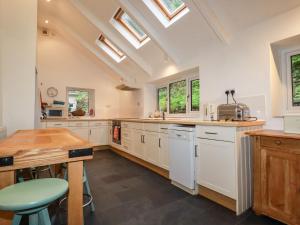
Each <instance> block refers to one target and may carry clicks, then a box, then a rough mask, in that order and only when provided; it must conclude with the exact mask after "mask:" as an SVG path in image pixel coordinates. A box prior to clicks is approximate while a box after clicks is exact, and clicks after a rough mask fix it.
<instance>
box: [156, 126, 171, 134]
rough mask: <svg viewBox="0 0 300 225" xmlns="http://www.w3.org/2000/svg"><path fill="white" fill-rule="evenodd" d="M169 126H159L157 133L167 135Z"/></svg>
mask: <svg viewBox="0 0 300 225" xmlns="http://www.w3.org/2000/svg"><path fill="white" fill-rule="evenodd" d="M170 126H171V124H159V131H158V132H160V133H168V129H169V127H170Z"/></svg>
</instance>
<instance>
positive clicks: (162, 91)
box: [157, 87, 168, 112]
mask: <svg viewBox="0 0 300 225" xmlns="http://www.w3.org/2000/svg"><path fill="white" fill-rule="evenodd" d="M157 95H158V110H159V111H163V112H167V101H168V99H167V95H168V91H167V88H166V87H163V88H159V89H158V90H157Z"/></svg>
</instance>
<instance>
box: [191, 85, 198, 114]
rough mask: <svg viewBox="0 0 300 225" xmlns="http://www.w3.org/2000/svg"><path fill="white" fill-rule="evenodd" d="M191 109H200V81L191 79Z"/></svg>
mask: <svg viewBox="0 0 300 225" xmlns="http://www.w3.org/2000/svg"><path fill="white" fill-rule="evenodd" d="M191 99H192V100H191V111H199V109H200V81H199V79H197V80H192V81H191Z"/></svg>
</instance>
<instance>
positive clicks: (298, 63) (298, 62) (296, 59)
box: [291, 54, 300, 106]
mask: <svg viewBox="0 0 300 225" xmlns="http://www.w3.org/2000/svg"><path fill="white" fill-rule="evenodd" d="M291 73H292V88H293V106H300V54H298V55H293V56H291Z"/></svg>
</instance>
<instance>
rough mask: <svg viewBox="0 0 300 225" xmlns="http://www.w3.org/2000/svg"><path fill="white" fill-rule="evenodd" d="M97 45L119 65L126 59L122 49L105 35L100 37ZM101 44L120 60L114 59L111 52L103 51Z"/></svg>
mask: <svg viewBox="0 0 300 225" xmlns="http://www.w3.org/2000/svg"><path fill="white" fill-rule="evenodd" d="M97 42H98V43H97ZM96 43H97V44H98V46H99V47H100V48H101V49H102V50H103V51H104V52H105V53H107V54H108V55H109V56H110V57H111V58H113V59H114V60H115V61H116V62H117V63H120V62H122V61H123V60H124V59H125V58H126V55H125V53H124V52H123V51H122V50H121V49H119V48H118V47H117V46H116V45H115V44H114V43H113V42H112V41H110V40H109V39H108V38H107V37H105V36H104V35H103V34H100V35H99V37H98V39H97V41H96ZM101 44H102V45H105V46H106V47H107V48H108V49H109V50H110V51H111V52H112V53H113V54H114V55H115V56H116V57H117V58H118V59H116V58H115V57H113V55H111V54H110V52H107V51H106V50H105V49H103V48H102V46H101Z"/></svg>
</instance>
